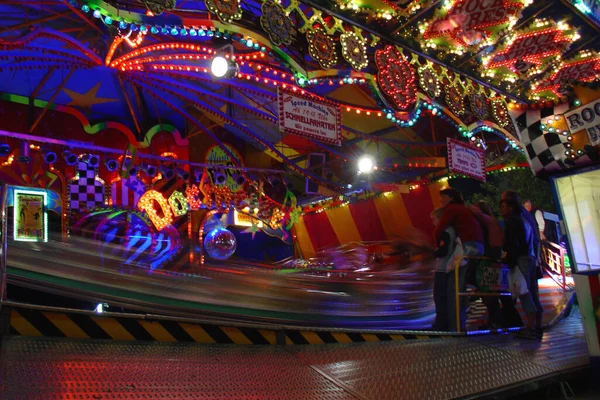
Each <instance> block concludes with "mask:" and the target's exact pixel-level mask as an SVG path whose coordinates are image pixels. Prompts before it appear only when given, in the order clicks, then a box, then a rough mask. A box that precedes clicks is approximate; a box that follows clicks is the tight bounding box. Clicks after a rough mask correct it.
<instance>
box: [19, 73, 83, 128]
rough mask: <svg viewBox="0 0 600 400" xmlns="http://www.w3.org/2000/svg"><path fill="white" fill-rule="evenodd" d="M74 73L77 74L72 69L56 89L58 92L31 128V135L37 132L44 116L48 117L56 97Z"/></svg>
mask: <svg viewBox="0 0 600 400" xmlns="http://www.w3.org/2000/svg"><path fill="white" fill-rule="evenodd" d="M74 72H75V69H71V70H70V71H69V73H68V74H67V76H66V77H65V79H63V81H62V82H61V84H60V85H59V86H58V87H57V88H56V91H55V92H54V94H53V95H52V97H51V98H50V100H48V103H47V104H46V107H44V109H43V110H42V112H41V113H40V115H39V116H38V117H37V119H36V120H35V122H34V123H33V124H32V125H31V127H30V128H29V132H30V133H32V132H33V131H34V130H35V128H36V127H37V126H38V124H39V123H40V121H41V120H42V118H43V117H44V115H46V111H48V109H49V108H50V106H51V105H52V104H54V100H56V96H58V94H59V93H60V91H61V90H62V88H63V87H65V85H66V84H67V82H68V81H69V79H70V78H71V75H73V73H74Z"/></svg>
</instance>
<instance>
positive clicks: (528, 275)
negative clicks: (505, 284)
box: [517, 256, 544, 314]
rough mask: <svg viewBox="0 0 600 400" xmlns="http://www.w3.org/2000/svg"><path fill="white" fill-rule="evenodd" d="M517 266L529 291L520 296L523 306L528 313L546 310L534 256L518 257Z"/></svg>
mask: <svg viewBox="0 0 600 400" xmlns="http://www.w3.org/2000/svg"><path fill="white" fill-rule="evenodd" d="M517 266H518V268H519V269H520V270H521V273H522V274H523V278H525V282H526V283H527V289H529V292H528V293H525V294H524V295H521V296H519V300H520V301H521V306H522V307H523V310H524V311H525V312H526V313H527V314H532V313H541V312H543V311H544V307H542V303H541V302H540V294H539V287H538V278H537V268H538V267H537V265H536V262H535V258H534V257H530V256H522V257H519V258H518V259H517Z"/></svg>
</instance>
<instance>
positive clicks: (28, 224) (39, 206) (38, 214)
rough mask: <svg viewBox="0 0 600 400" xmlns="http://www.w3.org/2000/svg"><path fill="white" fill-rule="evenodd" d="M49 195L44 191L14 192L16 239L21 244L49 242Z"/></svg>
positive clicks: (23, 190)
mask: <svg viewBox="0 0 600 400" xmlns="http://www.w3.org/2000/svg"><path fill="white" fill-rule="evenodd" d="M47 201H48V195H47V193H46V192H45V191H43V190H35V189H17V188H15V189H14V190H13V205H14V207H13V213H14V214H13V215H14V239H15V240H16V241H21V242H47V241H48V213H47V212H46V205H47Z"/></svg>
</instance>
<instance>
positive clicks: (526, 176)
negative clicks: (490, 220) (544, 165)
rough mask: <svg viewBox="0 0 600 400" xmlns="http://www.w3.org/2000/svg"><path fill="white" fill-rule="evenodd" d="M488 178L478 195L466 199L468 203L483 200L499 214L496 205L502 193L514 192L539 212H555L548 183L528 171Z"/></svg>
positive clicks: (512, 172) (511, 172) (517, 171)
mask: <svg viewBox="0 0 600 400" xmlns="http://www.w3.org/2000/svg"><path fill="white" fill-rule="evenodd" d="M488 178H489V179H488V181H487V182H486V183H484V184H482V185H481V192H480V193H474V194H472V195H471V196H470V197H467V199H466V200H467V201H468V202H469V203H471V204H473V203H475V202H477V201H479V200H485V201H486V202H487V203H488V204H489V205H490V206H491V207H492V210H494V212H495V213H499V207H498V203H499V202H500V197H501V195H502V193H503V192H505V191H507V190H514V191H516V192H517V193H518V194H519V198H520V199H521V201H524V200H527V199H529V200H531V202H532V203H533V205H534V206H535V207H537V208H539V209H540V210H544V211H548V212H552V213H555V212H556V208H555V205H554V198H553V197H552V190H551V187H550V183H549V182H547V181H545V180H542V179H540V178H537V177H535V176H534V175H533V174H532V172H531V171H530V170H529V169H523V170H514V171H509V172H505V173H500V174H496V175H492V176H489V177H488Z"/></svg>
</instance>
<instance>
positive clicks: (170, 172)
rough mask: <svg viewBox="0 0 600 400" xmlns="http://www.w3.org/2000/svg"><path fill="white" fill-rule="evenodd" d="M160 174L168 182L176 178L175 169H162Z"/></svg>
mask: <svg viewBox="0 0 600 400" xmlns="http://www.w3.org/2000/svg"><path fill="white" fill-rule="evenodd" d="M160 173H161V175H162V176H163V178H164V179H166V180H171V179H173V177H174V176H175V170H174V169H173V168H167V167H163V168H161V170H160Z"/></svg>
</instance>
